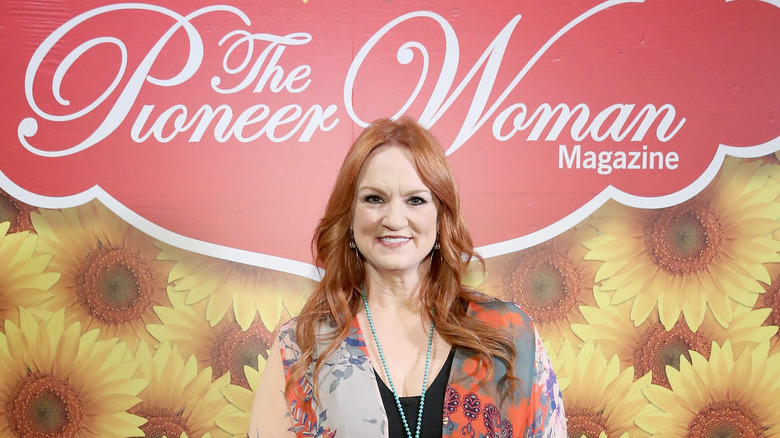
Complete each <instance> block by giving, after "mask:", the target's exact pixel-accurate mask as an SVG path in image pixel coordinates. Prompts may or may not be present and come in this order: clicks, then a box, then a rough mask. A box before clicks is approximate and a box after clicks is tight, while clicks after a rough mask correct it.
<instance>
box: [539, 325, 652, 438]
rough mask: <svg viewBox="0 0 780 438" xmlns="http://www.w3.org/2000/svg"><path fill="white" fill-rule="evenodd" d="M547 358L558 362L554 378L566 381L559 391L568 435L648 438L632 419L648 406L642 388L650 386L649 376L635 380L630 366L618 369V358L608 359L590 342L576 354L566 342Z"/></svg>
mask: <svg viewBox="0 0 780 438" xmlns="http://www.w3.org/2000/svg"><path fill="white" fill-rule="evenodd" d="M550 359H551V360H553V361H556V360H557V361H560V362H561V365H560V366H559V367H558V371H556V375H557V376H559V378H561V380H568V381H569V384H568V385H567V386H566V387H565V388H564V389H563V391H562V394H563V400H564V405H565V406H566V419H567V426H568V429H569V436H577V437H578V436H582V435H585V436H588V437H598V436H600V434H602V433H603V434H606V436H610V437H613V436H621V435H623V434H628V436H631V437H643V436H647V434H646V433H644V432H643V431H642V430H640V429H639V428H638V427H637V426H636V425H635V424H634V418H635V417H636V416H637V415H638V414H639V413H640V412H642V410H643V409H644V408H645V407H646V406H647V400H646V399H645V397H644V396H643V395H642V389H643V388H646V387H648V386H649V385H650V375H645V376H643V377H640V378H639V379H637V380H636V381H635V380H634V369H633V368H632V367H628V368H625V369H623V370H621V368H620V360H619V359H618V358H617V356H612V357H611V358H610V359H607V357H606V356H604V354H603V353H602V351H601V347H599V346H597V345H595V344H594V343H593V342H586V343H585V344H584V345H583V346H582V348H581V349H580V351H579V352H577V353H575V351H574V348H573V347H572V344H571V343H570V342H569V341H568V340H566V341H564V343H563V345H562V347H561V350H560V353H558V354H555V352H554V351H551V352H550Z"/></svg>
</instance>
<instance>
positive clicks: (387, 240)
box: [379, 237, 411, 243]
mask: <svg viewBox="0 0 780 438" xmlns="http://www.w3.org/2000/svg"><path fill="white" fill-rule="evenodd" d="M408 240H411V237H380V238H379V241H380V242H382V243H404V242H406V241H408Z"/></svg>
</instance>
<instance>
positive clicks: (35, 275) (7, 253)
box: [0, 222, 60, 331]
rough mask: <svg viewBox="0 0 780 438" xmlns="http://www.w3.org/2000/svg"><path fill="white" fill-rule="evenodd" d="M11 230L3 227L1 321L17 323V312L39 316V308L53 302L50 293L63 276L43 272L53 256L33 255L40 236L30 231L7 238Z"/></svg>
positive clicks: (0, 233)
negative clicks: (25, 310) (30, 311)
mask: <svg viewBox="0 0 780 438" xmlns="http://www.w3.org/2000/svg"><path fill="white" fill-rule="evenodd" d="M9 227H10V223H9V222H3V223H0V320H7V319H11V320H13V321H15V322H17V323H18V319H17V315H18V314H19V311H18V308H19V307H25V308H31V309H33V311H34V312H39V309H38V306H39V305H40V304H41V303H43V302H44V301H46V300H48V299H49V298H51V296H52V294H51V293H49V292H48V290H49V288H51V287H52V285H54V283H56V282H57V280H58V279H59V278H60V276H59V274H57V273H54V272H49V273H46V272H43V270H44V269H45V268H46V265H47V264H48V263H49V260H50V259H51V256H48V255H33V253H34V252H35V247H36V245H38V236H36V235H35V234H30V233H29V232H28V231H23V232H19V233H13V234H6V233H7V232H8V229H9ZM39 313H40V312H39ZM40 316H43V315H40ZM0 331H2V327H0Z"/></svg>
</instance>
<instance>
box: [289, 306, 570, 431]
mask: <svg viewBox="0 0 780 438" xmlns="http://www.w3.org/2000/svg"><path fill="white" fill-rule="evenodd" d="M469 313H470V314H472V315H474V316H476V317H477V318H479V319H481V320H483V321H487V322H489V323H491V324H494V325H496V326H497V327H500V328H503V329H505V330H507V331H509V332H510V333H511V334H512V336H513V339H514V342H515V347H516V348H517V351H518V356H517V360H516V363H515V369H514V371H515V375H516V376H517V378H518V379H519V383H518V384H517V388H516V390H515V392H514V393H513V394H512V395H511V396H504V394H503V392H502V391H500V388H501V384H502V377H504V376H505V375H506V368H505V367H504V366H503V364H501V363H499V362H497V363H496V364H495V365H494V367H495V370H494V371H495V372H494V378H492V379H490V380H488V381H487V382H486V383H485V384H480V380H481V378H482V376H484V375H485V374H486V373H487V370H486V369H485V367H484V365H482V364H481V363H480V362H479V361H478V360H477V358H476V356H474V355H473V354H471V353H470V352H468V351H465V350H456V352H455V357H454V360H453V365H452V371H451V372H450V376H449V380H448V385H447V389H446V391H445V396H444V397H445V399H444V411H443V412H442V421H443V423H442V424H443V434H442V436H443V437H471V438H505V437H507V438H508V437H565V436H566V420H565V414H564V409H563V402H562V399H561V391H560V388H559V387H558V383H557V381H556V379H555V373H554V372H553V369H552V366H551V365H550V359H549V357H548V356H547V353H546V351H545V350H544V346H543V345H542V341H541V339H540V338H539V335H538V333H537V332H536V329H535V328H534V325H533V322H532V321H531V319H530V318H529V317H528V315H526V314H525V313H524V312H523V311H522V310H520V309H519V308H518V307H517V306H515V305H514V304H511V303H507V302H504V301H500V300H493V301H489V302H486V303H481V304H473V303H472V304H471V305H470V307H469ZM330 330H332V327H322V328H321V330H320V334H321V335H327V333H328V332H329V331H330ZM323 338H324V336H323ZM279 341H280V346H281V354H282V361H283V365H284V369H285V373H286V375H289V373H290V370H291V367H292V365H293V364H294V363H295V361H297V360H298V358H299V357H300V354H301V352H300V349H299V348H298V345H297V343H296V342H295V320H294V319H293V320H291V321H290V322H288V323H287V324H285V325H284V326H283V327H282V329H281V330H280V334H279ZM325 347H326V345H325V344H324V343H321V344H320V345H318V346H317V348H316V349H315V357H318V356H319V354H320V353H321V352H322V351H323V350H324V348H325ZM324 360H325V363H324V365H323V367H322V368H321V370H320V374H319V376H318V385H319V392H318V395H319V398H317V397H315V391H314V386H313V384H312V382H313V380H314V379H313V370H314V366H313V365H312V366H311V367H310V368H309V372H308V373H307V374H306V375H305V376H304V377H303V378H302V379H301V380H300V381H299V382H297V384H296V388H295V390H293V391H291V392H290V395H289V396H288V400H287V401H288V404H289V406H288V407H289V412H290V413H289V415H290V417H291V419H292V422H293V428H292V429H291V431H293V432H295V433H296V435H297V436H298V437H325V438H330V437H336V436H338V437H339V438H340V437H362V436H372V437H385V436H387V416H386V414H385V411H384V408H383V406H382V399H381V396H380V394H379V389H378V386H377V381H376V377H375V376H374V372H373V366H372V364H371V361H370V359H369V357H368V350H367V348H366V343H365V339H364V337H363V333H362V332H361V330H360V327H359V325H358V323H357V320H355V321H353V324H352V332H351V333H350V335H349V336H348V337H347V338H346V339H345V341H344V342H343V343H342V345H341V346H339V348H338V349H337V350H336V352H335V353H334V354H332V355H331V356H329V357H327V358H325V359H324Z"/></svg>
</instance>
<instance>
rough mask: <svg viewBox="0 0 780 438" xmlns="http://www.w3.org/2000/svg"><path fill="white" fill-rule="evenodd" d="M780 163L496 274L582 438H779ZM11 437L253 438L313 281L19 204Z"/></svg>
mask: <svg viewBox="0 0 780 438" xmlns="http://www.w3.org/2000/svg"><path fill="white" fill-rule="evenodd" d="M778 176H780V162H778V160H777V159H776V157H775V156H774V155H772V156H767V157H765V158H762V159H735V158H730V159H727V160H726V161H725V163H724V165H723V167H722V169H721V171H720V173H719V174H718V176H717V178H716V179H715V180H714V181H713V182H712V183H711V184H710V185H709V186H708V187H707V188H706V189H705V190H704V191H702V192H701V193H699V194H698V195H696V196H695V197H693V198H692V199H690V200H688V201H686V202H685V203H683V204H680V205H676V206H673V207H669V208H664V209H647V210H643V209H636V208H628V207H625V206H622V205H620V204H618V203H616V202H610V203H607V204H606V205H604V206H602V207H601V208H599V209H598V210H597V211H596V212H595V213H594V214H592V215H591V216H590V217H589V218H587V219H586V220H585V221H583V222H582V223H580V224H578V225H577V226H576V227H574V228H572V229H570V230H568V231H566V232H564V233H563V234H561V235H559V236H557V237H555V238H553V239H551V240H549V241H547V242H544V243H542V244H540V245H536V246H534V247H531V248H528V249H525V250H522V251H518V252H515V253H511V254H506V255H502V256H498V257H493V258H489V259H487V260H486V270H487V272H486V273H484V274H483V275H473V276H472V277H473V278H479V279H480V281H481V282H480V283H479V285H478V287H479V288H480V289H482V290H484V291H485V292H487V293H489V294H492V295H495V296H499V297H503V298H505V299H508V300H512V301H514V302H516V303H518V304H519V305H520V306H522V307H523V308H524V309H525V310H526V311H527V312H528V313H530V314H531V315H532V316H533V318H534V319H535V321H536V323H537V325H538V328H539V331H540V332H541V334H542V336H543V337H544V339H545V341H546V345H547V349H548V351H549V353H550V355H551V358H552V360H553V363H554V365H555V369H556V372H557V374H558V378H559V380H560V381H561V384H562V385H561V386H562V387H563V388H564V390H563V395H564V400H565V403H566V409H567V416H568V421H569V431H570V432H569V433H570V436H577V437H579V436H583V435H584V436H587V437H593V438H595V437H599V436H607V437H621V436H629V437H643V436H680V437H682V436H691V437H713V436H735V437H736V436H744V437H771V436H780V343H779V342H778V339H779V338H778V324H780V292H778V290H780V288H779V287H778V285H780V255H778V251H780V232H779V231H778V230H780V199H779V196H780V181H779V180H778V179H777V177H778ZM0 206H1V207H2V208H0V215H1V216H0V220H2V225H0V232H2V236H0V296H1V297H2V300H0V315H2V318H3V320H4V321H3V325H2V331H1V332H0V435H2V436H25V437H27V436H94V437H105V436H154V437H160V436H163V435H166V436H169V437H170V436H177V437H179V436H190V437H202V436H209V437H225V436H236V437H243V436H244V434H245V432H246V428H247V426H248V421H249V411H250V406H251V401H252V390H253V389H254V387H255V385H256V383H257V380H258V378H259V375H260V373H262V369H263V365H264V363H265V359H266V357H267V354H268V348H269V346H270V344H271V342H272V338H273V333H274V331H275V330H276V328H277V327H278V326H279V324H280V323H281V322H284V321H285V320H287V319H288V318H289V317H290V316H291V315H295V314H296V313H297V312H298V311H299V310H300V308H301V305H302V303H303V301H304V299H305V297H306V295H307V293H308V292H309V291H310V290H311V289H312V287H313V284H314V283H313V281H312V280H309V279H306V278H301V277H297V276H294V275H292V274H285V273H280V272H275V271H271V270H267V269H261V268H256V267H252V266H247V265H242V264H239V263H235V262H227V261H224V260H219V259H214V258H211V257H207V256H203V255H200V254H195V253H191V252H188V251H184V250H181V249H178V248H174V247H171V246H170V245H167V244H164V243H162V242H159V241H155V240H154V239H152V238H150V237H149V236H147V235H145V234H143V233H141V232H139V231H138V230H136V229H134V228H133V227H131V226H129V225H128V224H127V223H125V222H123V221H122V220H120V219H119V218H118V217H117V216H116V215H114V214H113V213H111V212H110V211H109V210H108V209H107V208H106V207H104V206H103V205H101V204H100V203H98V202H97V201H93V202H91V203H88V204H85V205H83V206H80V207H76V208H70V209H63V210H48V209H37V208H32V207H29V206H27V205H24V204H22V203H20V202H18V201H16V200H15V199H13V198H11V197H9V196H8V195H7V194H5V193H3V194H1V195H0Z"/></svg>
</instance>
